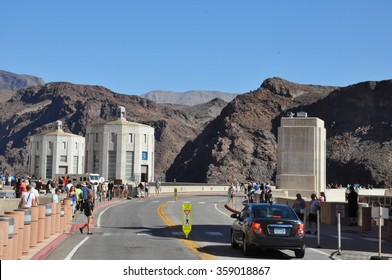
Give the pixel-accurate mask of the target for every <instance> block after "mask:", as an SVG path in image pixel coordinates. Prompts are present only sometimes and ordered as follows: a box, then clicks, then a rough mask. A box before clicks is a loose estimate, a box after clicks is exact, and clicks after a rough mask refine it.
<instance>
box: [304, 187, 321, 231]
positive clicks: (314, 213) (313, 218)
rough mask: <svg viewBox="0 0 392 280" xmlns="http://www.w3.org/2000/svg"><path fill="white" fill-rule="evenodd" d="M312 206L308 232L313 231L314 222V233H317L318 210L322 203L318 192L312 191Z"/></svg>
mask: <svg viewBox="0 0 392 280" xmlns="http://www.w3.org/2000/svg"><path fill="white" fill-rule="evenodd" d="M310 198H311V200H310V207H309V216H308V221H309V222H308V230H307V231H306V233H308V234H310V233H312V224H315V225H316V230H315V232H314V234H317V210H319V207H320V203H319V201H318V200H317V197H316V194H314V193H312V195H311V196H310Z"/></svg>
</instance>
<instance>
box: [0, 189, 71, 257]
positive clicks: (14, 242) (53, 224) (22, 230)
mask: <svg viewBox="0 0 392 280" xmlns="http://www.w3.org/2000/svg"><path fill="white" fill-rule="evenodd" d="M64 197H65V195H61V196H60V199H63V201H64ZM52 200H53V197H52V195H51V194H49V195H43V196H40V204H39V205H38V206H33V207H31V208H30V209H31V212H29V213H31V214H30V215H31V217H29V215H28V216H26V218H27V219H25V215H26V213H27V212H25V211H22V210H18V211H14V210H15V209H17V208H18V205H19V201H20V199H16V198H6V199H2V200H0V211H1V212H0V215H5V216H12V217H14V218H16V217H17V220H16V219H15V220H14V223H15V224H14V226H13V225H12V224H10V222H6V221H2V223H1V226H2V228H1V230H0V232H1V234H2V235H3V234H7V237H8V236H9V234H8V232H9V231H13V233H14V234H13V236H12V238H5V240H6V241H7V242H6V244H5V242H0V246H1V248H0V249H1V250H0V260H20V259H22V258H23V255H26V254H28V253H29V251H30V250H31V249H32V248H34V247H36V246H37V244H38V243H41V242H43V241H44V240H45V239H48V238H50V237H51V236H53V235H55V234H57V235H58V234H62V233H64V232H66V231H68V230H69V229H70V226H71V225H72V215H73V213H72V208H71V206H70V205H69V204H68V205H67V203H59V204H55V203H53V202H52ZM60 201H61V200H60ZM60 205H61V207H64V208H69V209H65V211H64V215H61V214H60V213H58V211H57V209H60V208H61V207H59V206H60ZM38 208H42V209H43V211H42V212H43V213H42V216H43V219H44V220H45V222H43V223H39V219H40V217H39V213H38V212H39V211H35V210H39V209H38ZM53 208H55V209H53ZM49 209H52V211H48V210H49ZM35 216H36V217H35ZM29 218H30V219H29ZM60 220H62V221H61V222H62V223H63V224H64V226H63V227H62V229H61V230H60ZM25 223H26V224H25ZM15 225H16V226H15ZM27 229H28V230H27ZM40 233H41V234H40ZM40 235H42V236H40ZM2 241H4V238H3V239H2ZM26 241H30V242H26ZM26 244H27V245H26Z"/></svg>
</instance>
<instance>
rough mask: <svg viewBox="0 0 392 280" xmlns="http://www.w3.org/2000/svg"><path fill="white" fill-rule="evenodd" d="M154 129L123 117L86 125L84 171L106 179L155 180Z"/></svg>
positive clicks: (119, 111)
mask: <svg viewBox="0 0 392 280" xmlns="http://www.w3.org/2000/svg"><path fill="white" fill-rule="evenodd" d="M154 149H155V136H154V128H153V127H151V126H148V125H143V124H139V123H135V122H129V121H127V120H126V118H125V108H124V107H122V106H120V107H118V109H117V119H116V120H114V121H111V122H108V123H104V124H93V125H89V126H87V127H86V170H87V171H88V172H92V173H99V174H100V176H102V177H104V178H105V179H106V180H114V179H122V180H123V181H149V182H152V181H154Z"/></svg>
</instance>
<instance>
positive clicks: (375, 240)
mask: <svg viewBox="0 0 392 280" xmlns="http://www.w3.org/2000/svg"><path fill="white" fill-rule="evenodd" d="M360 238H361V239H364V240H367V241H371V242H378V241H379V239H378V238H373V237H360ZM381 242H384V240H381Z"/></svg>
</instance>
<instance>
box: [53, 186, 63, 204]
mask: <svg viewBox="0 0 392 280" xmlns="http://www.w3.org/2000/svg"><path fill="white" fill-rule="evenodd" d="M60 194H61V190H60V189H56V190H55V192H54V194H53V197H52V201H53V202H54V203H56V204H58V203H59V202H60Z"/></svg>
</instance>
